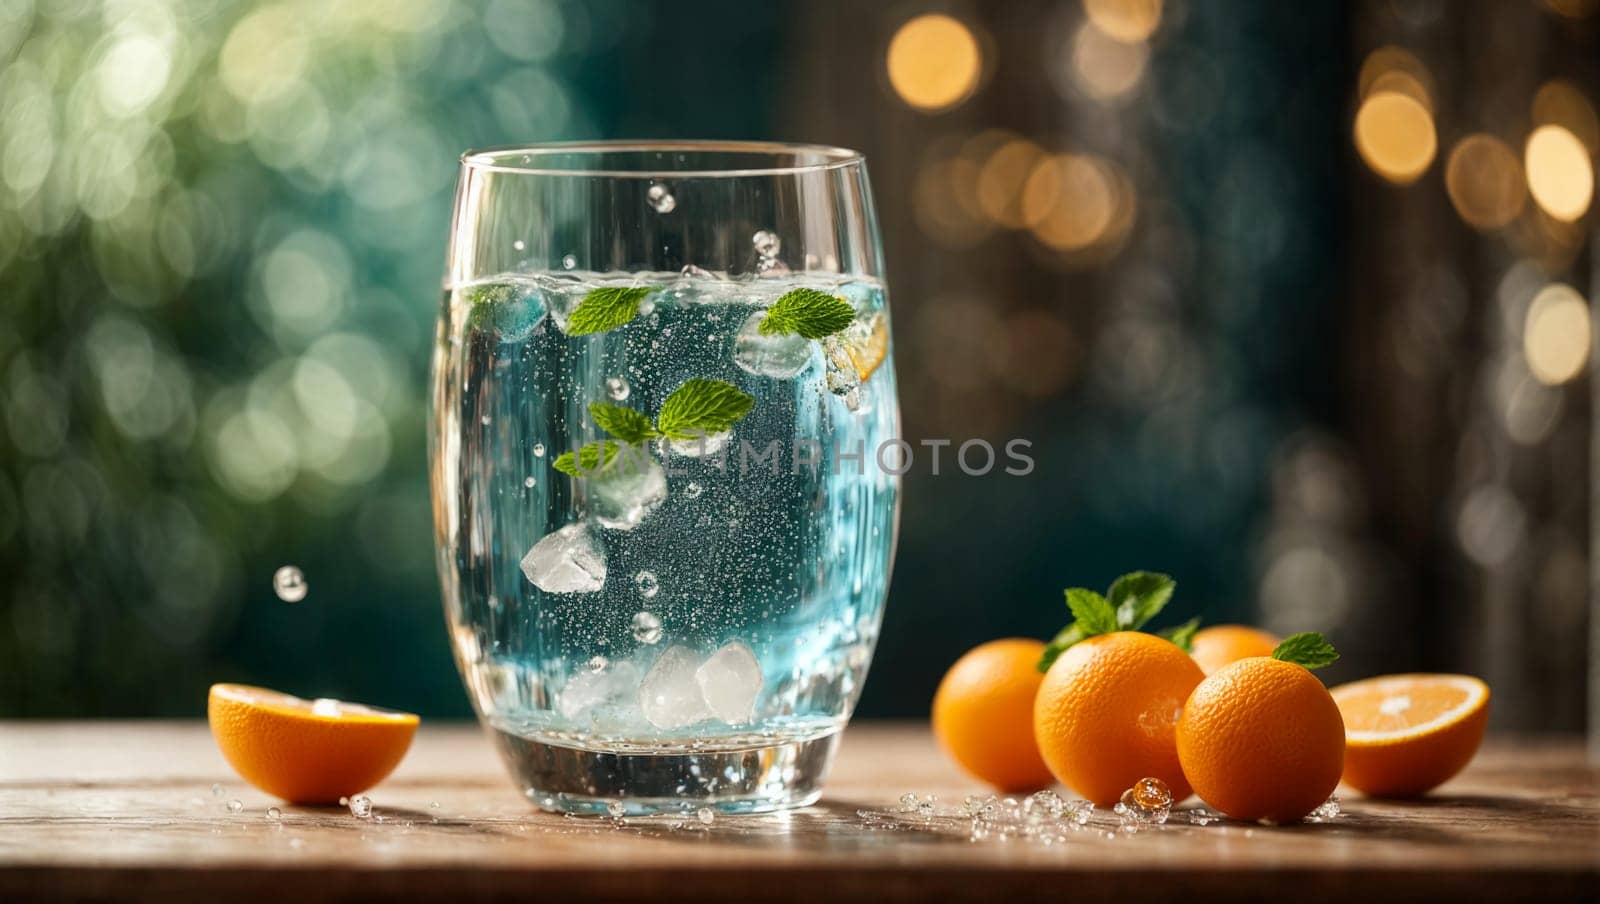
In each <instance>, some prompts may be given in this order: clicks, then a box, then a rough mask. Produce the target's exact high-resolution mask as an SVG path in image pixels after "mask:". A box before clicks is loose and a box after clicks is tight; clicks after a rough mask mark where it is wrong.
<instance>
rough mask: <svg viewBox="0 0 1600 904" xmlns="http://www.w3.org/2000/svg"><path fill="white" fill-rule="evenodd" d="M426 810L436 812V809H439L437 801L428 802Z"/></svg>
mask: <svg viewBox="0 0 1600 904" xmlns="http://www.w3.org/2000/svg"><path fill="white" fill-rule="evenodd" d="M428 809H430V810H437V809H439V802H438V801H436V800H434V801H429V802H428Z"/></svg>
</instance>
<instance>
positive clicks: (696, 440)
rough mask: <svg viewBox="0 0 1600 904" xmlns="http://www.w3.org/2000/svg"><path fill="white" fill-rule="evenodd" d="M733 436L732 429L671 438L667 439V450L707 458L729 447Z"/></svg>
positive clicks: (689, 456) (677, 453)
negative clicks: (682, 437) (729, 441)
mask: <svg viewBox="0 0 1600 904" xmlns="http://www.w3.org/2000/svg"><path fill="white" fill-rule="evenodd" d="M732 436H733V432H732V431H730V430H724V431H722V432H721V433H696V434H695V435H694V436H690V437H687V438H685V439H669V440H667V441H666V446H667V450H668V451H670V452H671V453H672V454H673V455H678V456H682V457H683V458H705V457H707V456H711V455H717V454H718V453H720V452H721V451H722V450H723V449H726V448H727V447H728V440H729V439H730V438H731V437H732Z"/></svg>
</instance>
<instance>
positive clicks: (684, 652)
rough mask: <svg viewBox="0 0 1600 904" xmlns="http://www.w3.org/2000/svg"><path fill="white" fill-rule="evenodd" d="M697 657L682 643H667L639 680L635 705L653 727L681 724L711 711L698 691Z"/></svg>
mask: <svg viewBox="0 0 1600 904" xmlns="http://www.w3.org/2000/svg"><path fill="white" fill-rule="evenodd" d="M699 664H700V657H699V656H696V655H695V653H694V651H693V650H691V649H689V648H688V647H685V646H678V645H673V646H670V647H667V649H666V652H664V653H662V654H661V656H660V658H658V659H657V660H656V662H655V665H652V666H651V667H650V671H648V672H646V673H645V676H644V680H643V681H641V682H639V709H641V710H643V712H644V717H645V719H647V720H649V722H650V724H651V725H654V726H655V727H657V728H682V727H683V726H685V725H693V724H694V723H696V722H699V721H700V720H702V719H705V718H707V717H708V716H710V715H711V712H710V710H708V709H707V708H706V701H705V699H704V698H703V697H702V696H701V695H700V684H699V682H697V681H696V680H695V678H696V675H695V668H696V667H697V666H698V665H699Z"/></svg>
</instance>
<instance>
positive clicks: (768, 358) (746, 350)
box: [733, 311, 811, 380]
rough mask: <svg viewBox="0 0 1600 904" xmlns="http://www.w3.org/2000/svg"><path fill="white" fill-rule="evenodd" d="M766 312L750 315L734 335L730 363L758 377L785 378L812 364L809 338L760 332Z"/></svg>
mask: <svg viewBox="0 0 1600 904" xmlns="http://www.w3.org/2000/svg"><path fill="white" fill-rule="evenodd" d="M766 317H767V315H766V312H765V311H757V312H755V313H754V314H751V315H750V316H749V317H748V318H747V319H746V320H745V322H744V326H742V327H740V328H739V333H738V335H736V336H734V337H733V363H735V364H737V365H739V367H740V368H741V369H743V370H744V371H746V372H748V373H752V374H755V375H756V376H758V377H774V378H776V379H779V380H787V379H789V378H790V377H792V376H794V375H795V374H797V373H799V372H800V371H802V370H805V369H806V365H807V364H810V363H811V340H810V339H807V338H805V337H804V336H798V335H794V334H790V335H787V336H763V335H761V321H763V320H765V319H766Z"/></svg>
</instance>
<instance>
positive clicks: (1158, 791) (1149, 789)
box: [1113, 778, 1172, 829]
mask: <svg viewBox="0 0 1600 904" xmlns="http://www.w3.org/2000/svg"><path fill="white" fill-rule="evenodd" d="M1113 810H1114V811H1115V812H1116V814H1117V816H1118V817H1120V818H1121V820H1122V827H1123V828H1124V829H1137V828H1139V826H1141V825H1161V824H1162V823H1164V822H1166V821H1167V817H1168V816H1170V815H1171V814H1172V792H1171V791H1170V790H1168V788H1167V783H1166V782H1164V781H1162V780H1161V779H1159V778H1141V779H1139V780H1138V781H1136V782H1134V783H1133V787H1132V788H1129V789H1128V790H1126V791H1124V792H1122V800H1121V801H1119V802H1118V803H1117V805H1116V806H1115V807H1114V808H1113Z"/></svg>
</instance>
